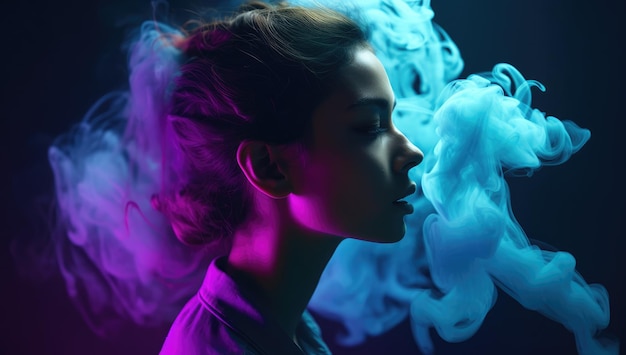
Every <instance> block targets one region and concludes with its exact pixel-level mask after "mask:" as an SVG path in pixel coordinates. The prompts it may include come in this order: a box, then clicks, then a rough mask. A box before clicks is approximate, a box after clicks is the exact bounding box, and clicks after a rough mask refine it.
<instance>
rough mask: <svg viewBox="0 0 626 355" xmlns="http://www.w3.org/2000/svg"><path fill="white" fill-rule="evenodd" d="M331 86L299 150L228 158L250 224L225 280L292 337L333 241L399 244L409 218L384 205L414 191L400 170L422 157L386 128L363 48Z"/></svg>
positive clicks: (379, 73) (377, 67)
mask: <svg viewBox="0 0 626 355" xmlns="http://www.w3.org/2000/svg"><path fill="white" fill-rule="evenodd" d="M337 78H338V84H337V85H336V87H335V90H334V91H333V92H332V93H331V95H330V96H329V97H328V98H327V99H326V100H325V101H323V102H322V103H321V104H320V105H319V106H318V107H317V108H316V109H315V111H314V112H313V121H312V129H313V135H312V137H313V138H312V142H311V144H310V146H309V147H307V149H306V151H304V152H302V151H301V150H298V149H294V148H290V147H277V146H272V145H269V144H265V143H263V142H258V141H244V142H242V143H241V144H240V146H239V149H238V151H237V161H238V163H239V166H240V167H241V169H242V171H243V172H244V174H245V176H246V177H247V179H248V182H249V183H250V191H251V192H252V194H253V196H254V201H255V208H254V211H255V216H256V218H253V219H251V220H250V222H249V223H247V224H246V225H245V226H244V227H242V228H240V229H239V230H237V231H236V233H235V236H234V240H233V247H232V249H231V252H230V254H229V257H228V264H227V270H226V272H227V273H229V274H230V275H231V276H233V277H236V278H238V279H240V280H247V281H248V282H249V283H250V284H252V285H254V286H255V288H256V289H257V290H258V292H259V293H260V294H259V295H258V296H259V299H260V300H262V302H263V303H264V305H265V306H266V307H268V309H269V311H270V312H271V313H272V315H273V316H274V317H275V319H276V320H277V321H278V324H279V325H280V326H281V327H282V328H283V329H284V330H285V332H286V333H287V335H288V336H290V337H291V338H294V334H295V329H296V326H297V324H298V322H299V321H300V319H301V316H302V312H303V311H304V309H305V308H306V306H307V304H308V302H309V300H310V298H311V295H312V294H313V291H314V290H315V288H316V286H317V284H318V282H319V278H320V276H321V274H322V271H323V270H324V268H325V267H326V264H327V263H328V261H329V260H330V258H331V256H332V255H333V253H334V251H335V249H336V248H337V246H338V244H339V242H340V241H341V240H343V239H344V238H346V237H347V238H356V239H361V240H368V241H374V242H384V243H385V242H396V241H398V240H400V239H401V238H402V237H403V236H404V233H405V225H404V216H405V215H406V214H408V213H411V211H410V210H408V209H407V208H403V207H401V206H398V205H397V204H394V203H393V202H394V201H396V200H398V199H400V198H403V197H405V196H406V195H407V194H409V193H412V192H414V191H415V184H414V183H413V182H411V181H410V180H409V177H408V171H409V169H411V168H412V167H414V166H416V165H418V164H419V163H420V162H421V161H422V158H423V154H422V152H421V151H420V150H419V149H418V148H417V147H415V146H414V145H413V144H411V142H410V141H409V140H408V139H407V138H406V137H405V136H404V135H403V134H402V133H401V132H400V131H398V130H397V129H396V128H395V127H394V126H393V123H392V121H391V111H392V110H393V106H394V102H395V99H394V94H393V90H392V88H391V85H390V84H389V78H388V77H387V74H386V72H385V69H384V68H383V66H382V64H381V63H380V61H379V60H378V58H376V56H375V55H374V54H373V53H372V52H371V51H370V50H369V49H367V48H360V47H359V48H357V49H355V52H354V60H353V62H351V63H350V64H349V65H347V66H346V67H344V68H342V69H341V70H340V71H339V73H338V77H337ZM378 128H380V129H381V130H378Z"/></svg>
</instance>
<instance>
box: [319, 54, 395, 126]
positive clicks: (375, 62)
mask: <svg viewBox="0 0 626 355" xmlns="http://www.w3.org/2000/svg"><path fill="white" fill-rule="evenodd" d="M334 79H335V83H334V85H333V88H332V92H331V94H330V96H329V97H328V98H327V99H326V100H324V101H323V102H322V103H321V104H320V105H319V106H318V108H317V109H316V110H315V112H314V120H318V121H322V122H316V123H317V124H322V125H324V124H337V123H338V122H341V121H345V120H346V119H349V116H350V107H351V106H353V105H354V104H356V103H359V102H363V101H367V100H368V99H375V100H377V99H378V100H384V101H386V102H388V103H389V104H390V105H391V104H392V103H393V101H394V94H393V90H392V88H391V84H390V83H389V78H388V77H387V73H386V72H385V68H384V67H383V65H382V63H381V62H380V60H379V59H378V58H377V57H376V56H375V55H374V53H372V52H371V51H370V50H369V49H366V48H359V49H356V50H355V52H354V59H353V60H352V62H350V64H348V65H346V66H344V67H343V68H341V69H340V70H339V71H338V72H337V74H336V77H335V78H334ZM316 123H314V124H316Z"/></svg>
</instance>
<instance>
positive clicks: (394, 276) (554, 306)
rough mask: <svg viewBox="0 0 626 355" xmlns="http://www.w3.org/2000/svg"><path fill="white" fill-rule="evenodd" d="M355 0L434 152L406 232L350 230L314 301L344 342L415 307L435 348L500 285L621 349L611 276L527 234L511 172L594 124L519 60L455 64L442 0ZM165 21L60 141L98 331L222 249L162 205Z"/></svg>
mask: <svg viewBox="0 0 626 355" xmlns="http://www.w3.org/2000/svg"><path fill="white" fill-rule="evenodd" d="M317 2H320V1H317ZM321 2H322V3H326V5H328V6H330V7H336V6H337V5H336V4H334V2H332V1H330V0H328V1H321ZM297 3H305V2H304V1H297ZM355 3H357V4H358V5H352V6H350V5H347V4H345V3H344V4H343V5H341V6H342V7H341V8H340V9H338V10H340V11H344V12H346V13H348V14H350V15H351V16H355V17H356V18H357V19H359V20H360V21H361V22H362V23H363V25H364V26H367V28H368V29H369V33H370V34H371V42H372V44H373V46H374V47H375V49H376V51H377V52H376V54H377V56H378V57H379V58H380V59H381V61H382V62H383V64H384V65H385V67H386V69H387V72H388V75H389V77H390V80H391V83H392V86H393V88H394V91H395V94H396V96H397V98H398V106H397V108H396V112H395V114H394V122H395V124H396V125H397V127H398V128H399V129H400V130H402V131H403V132H404V133H405V134H406V136H407V137H408V138H409V139H410V140H411V141H412V142H413V143H414V144H415V145H416V146H418V147H420V149H422V151H423V152H424V153H425V156H426V160H425V162H424V163H423V164H422V165H420V166H419V167H418V168H415V169H413V170H412V171H411V179H412V180H414V181H416V182H418V184H420V185H421V189H422V190H423V194H418V195H416V196H414V197H413V198H412V199H411V200H410V201H409V202H411V203H412V204H413V205H414V206H415V209H416V212H415V213H414V214H413V215H411V216H409V217H407V219H406V223H407V234H406V236H405V238H404V239H403V240H402V241H400V242H399V243H395V244H385V245H380V244H372V243H366V242H360V241H356V240H346V241H344V242H342V244H341V245H340V247H339V248H338V250H337V252H336V253H335V256H334V257H333V258H332V260H331V262H330V264H329V265H328V267H327V269H326V271H325V273H324V274H323V276H322V279H321V281H320V284H319V286H318V289H317V290H316V293H315V294H314V296H313V299H312V300H311V303H310V308H311V309H313V310H315V311H316V312H318V313H319V314H322V315H324V316H326V317H330V318H333V319H336V320H339V321H341V322H342V323H343V324H344V325H345V326H346V328H347V329H348V334H347V335H346V336H345V337H343V338H342V339H341V342H342V343H343V344H347V345H350V344H358V343H361V342H363V341H364V340H365V339H366V337H367V336H371V335H378V334H382V333H384V332H386V331H388V330H389V329H390V328H392V327H393V326H395V325H397V324H398V323H400V322H401V321H403V320H404V319H406V317H410V318H411V321H412V324H413V332H414V336H415V340H416V342H417V344H418V346H419V347H420V349H421V350H422V351H423V352H424V353H427V354H428V353H432V352H433V351H434V350H435V349H433V345H432V341H431V339H430V336H429V334H428V329H429V328H430V327H434V328H435V329H436V330H437V332H438V334H439V336H441V337H442V338H443V339H445V340H447V341H452V342H456V341H463V340H466V339H468V338H469V337H471V336H472V335H473V334H475V332H476V331H477V330H478V329H479V328H480V326H481V324H482V321H483V319H484V317H485V315H486V314H487V312H489V310H490V309H491V307H492V306H493V304H494V303H495V302H496V297H497V292H498V291H497V290H498V289H500V290H502V291H504V292H507V293H508V294H510V295H511V296H512V297H513V298H515V299H516V300H517V301H518V302H519V303H520V304H521V305H523V306H524V307H526V308H528V309H531V310H536V311H538V312H540V313H542V314H544V315H545V316H547V317H550V318H551V319H554V320H555V321H558V322H559V323H561V324H563V325H564V326H565V327H566V328H567V329H569V330H570V331H572V332H573V334H574V335H575V336H576V342H577V347H578V351H579V353H580V354H617V353H618V348H617V344H616V343H601V341H600V340H599V339H596V338H594V335H595V334H596V332H597V331H598V330H601V329H603V328H605V327H606V326H607V325H608V322H609V306H608V294H607V292H606V290H605V289H604V288H603V287H602V286H600V285H589V284H587V283H586V282H585V281H584V279H583V278H582V276H581V275H579V274H578V273H577V272H576V270H575V259H574V257H573V256H572V255H570V254H568V253H565V252H556V253H553V252H547V251H542V250H540V249H538V248H537V247H535V246H531V245H530V243H529V241H528V239H527V237H526V235H525V233H524V231H523V229H522V227H521V226H520V225H519V224H518V223H517V222H516V220H515V218H514V215H513V213H512V210H511V206H510V201H509V192H508V187H507V184H506V181H505V180H504V176H505V175H507V174H508V175H522V176H530V175H532V173H533V172H534V171H535V170H536V169H537V168H539V167H541V166H545V165H556V164H561V163H563V162H565V161H566V160H568V159H569V157H570V156H571V155H572V154H574V153H576V152H577V151H578V150H579V149H581V148H582V147H583V145H584V144H585V142H586V141H587V140H588V139H589V134H590V133H589V131H587V130H585V129H583V128H580V127H578V126H577V125H576V124H574V123H572V122H567V121H560V120H558V119H556V118H554V117H545V116H544V115H543V114H542V113H541V112H540V111H538V110H535V109H533V108H532V106H531V104H532V102H531V89H532V88H533V87H535V88H537V89H540V90H543V89H544V88H543V86H542V85H541V84H540V83H537V82H534V81H527V80H525V79H524V77H523V76H522V75H521V74H520V73H519V72H518V71H517V70H516V69H515V68H513V67H512V66H509V65H507V64H498V65H495V66H494V69H493V71H492V72H490V73H483V74H478V75H474V76H470V77H469V78H467V79H465V80H456V79H457V77H458V75H459V74H460V72H461V70H462V68H463V61H462V59H461V56H460V53H459V51H458V49H457V47H456V46H455V44H454V43H453V42H452V40H451V39H450V38H449V36H448V35H447V34H446V33H445V31H444V30H443V29H442V28H440V27H439V26H438V25H436V24H435V23H433V22H432V18H433V15H434V14H433V11H432V9H431V7H430V2H429V1H427V0H426V1H406V2H405V1H402V0H381V1H379V0H368V1H358V2H356V1H355ZM159 28H160V30H161V31H162V32H165V33H168V34H171V35H173V37H172V38H175V36H177V35H180V34H179V33H178V32H176V31H175V30H174V29H172V28H170V27H168V26H167V25H165V24H159ZM159 35H160V34H159V33H158V32H157V31H155V26H154V23H153V22H146V23H145V24H144V25H143V26H142V28H141V36H140V38H138V41H137V43H136V45H135V46H133V47H132V48H133V49H132V52H131V56H130V61H129V68H130V70H131V77H130V91H129V92H114V93H111V94H108V95H105V96H104V97H103V98H102V99H101V100H100V101H98V102H97V103H96V104H95V105H94V106H93V108H92V109H91V110H90V111H89V112H88V113H87V114H86V115H85V118H84V119H83V121H82V122H81V124H80V125H78V126H77V127H76V128H75V129H73V130H72V131H70V132H69V133H68V134H67V135H64V136H63V137H60V138H59V139H58V140H57V141H56V142H55V144H54V145H53V147H51V149H50V164H51V166H52V168H53V170H54V174H55V182H56V193H57V198H58V203H59V207H60V210H61V216H60V218H61V221H62V222H63V223H64V224H65V225H67V226H69V228H68V233H67V235H59V236H58V238H59V239H57V240H56V241H55V243H56V246H57V257H58V259H59V264H60V266H61V269H62V272H63V275H64V277H65V279H66V284H67V289H68V293H69V294H70V296H71V297H73V299H74V300H75V301H76V302H77V304H78V306H79V308H80V309H81V310H82V311H83V314H84V316H85V319H87V320H88V321H89V322H90V325H91V326H92V328H93V329H94V330H95V331H97V332H99V333H100V334H104V333H107V332H108V331H110V330H111V329H113V328H114V327H115V326H116V324H117V323H116V322H117V319H118V318H116V317H119V318H130V319H132V321H134V322H136V323H138V324H146V325H148V324H159V323H162V322H168V321H170V320H171V319H173V318H174V317H175V315H176V314H177V313H178V311H179V309H180V308H181V307H182V304H183V303H184V302H185V300H186V299H188V298H189V297H190V295H191V294H193V293H194V292H195V291H196V289H197V288H198V286H199V285H200V283H201V281H202V277H203V275H204V272H205V269H206V265H207V264H208V262H209V260H210V259H211V257H212V256H214V255H217V254H220V252H222V250H221V249H216V248H213V249H211V246H209V247H205V248H202V249H191V248H189V247H185V246H182V245H181V244H180V243H179V242H178V241H177V240H176V238H175V237H174V234H173V233H172V231H171V229H170V228H169V227H168V223H167V221H165V220H164V219H163V217H162V215H160V214H159V213H158V212H156V211H155V210H154V209H153V208H152V207H151V200H150V197H151V196H152V194H154V193H155V192H157V191H158V190H159V188H160V186H161V184H162V183H163V182H164V181H167V180H168V179H176V178H177V175H176V174H178V173H179V172H178V171H177V170H176V169H171V171H169V173H168V174H172V175H171V176H170V175H168V174H165V175H162V174H161V170H162V169H161V163H162V159H163V156H170V157H171V156H174V155H173V154H175V152H173V151H170V150H168V148H167V145H164V144H162V142H163V140H164V139H165V138H166V135H167V132H166V130H165V129H164V127H165V121H164V120H165V116H164V115H163V112H164V110H165V107H164V103H165V102H167V95H168V91H167V89H168V85H169V83H170V82H171V79H172V77H173V76H174V74H175V72H176V70H177V65H178V56H179V53H178V52H177V51H176V50H175V49H173V47H172V46H171V45H170V44H169V43H168V42H167V41H164V40H162V39H159V38H160V37H159ZM164 147H165V151H164ZM127 201H134V203H135V204H128V203H127ZM354 265H358V267H354ZM112 314H113V315H114V316H112Z"/></svg>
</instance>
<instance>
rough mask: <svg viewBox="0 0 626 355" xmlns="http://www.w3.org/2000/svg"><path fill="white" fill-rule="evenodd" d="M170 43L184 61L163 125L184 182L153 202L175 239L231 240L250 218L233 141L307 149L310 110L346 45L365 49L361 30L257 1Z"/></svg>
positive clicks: (324, 15)
mask: <svg viewBox="0 0 626 355" xmlns="http://www.w3.org/2000/svg"><path fill="white" fill-rule="evenodd" d="M179 46H180V47H181V48H182V51H183V55H184V57H185V59H184V62H183V64H182V65H181V67H180V73H179V75H178V77H177V78H176V79H175V85H174V88H173V91H172V95H171V103H170V104H171V108H170V119H169V123H170V125H171V131H172V132H173V138H172V139H173V140H174V141H175V142H174V143H175V145H176V147H177V149H178V151H179V152H180V154H181V156H182V160H183V161H184V164H183V166H184V174H183V175H184V181H178V182H176V184H177V186H174V188H173V189H170V190H169V191H170V193H169V194H168V193H165V194H164V193H161V194H160V195H159V196H158V197H157V198H156V199H155V200H154V202H155V203H154V205H155V207H156V208H157V209H158V210H159V211H161V212H162V213H163V214H164V215H165V216H166V217H167V218H168V219H169V220H170V222H171V224H172V228H173V230H174V232H175V233H176V236H177V237H178V239H180V240H181V241H182V242H184V243H186V244H192V245H194V244H205V243H209V242H213V241H218V240H224V239H227V238H229V237H231V236H232V235H233V233H234V231H235V230H236V229H237V228H238V227H239V226H240V225H242V224H243V223H244V222H245V221H246V220H247V218H249V217H250V213H251V208H250V206H252V205H253V204H252V203H251V202H252V201H251V194H250V192H249V190H248V189H247V182H246V180H245V176H244V175H243V173H242V172H241V170H240V168H239V166H238V164H237V161H236V151H237V148H238V145H239V144H240V143H241V142H242V141H244V140H246V139H250V140H260V141H264V142H267V143H270V144H276V145H287V144H295V145H297V146H299V147H306V146H307V143H306V142H307V140H308V139H309V138H310V135H309V133H308V132H310V129H309V128H310V124H311V122H310V121H311V116H312V112H313V110H314V108H315V107H316V106H317V105H318V104H319V103H320V102H321V101H322V100H323V99H324V98H325V97H326V96H327V95H328V94H329V92H330V91H331V90H330V89H331V88H332V85H333V74H334V73H336V72H337V70H339V69H340V68H341V67H343V66H345V65H347V64H349V63H350V62H351V60H352V59H353V51H354V49H355V48H358V47H364V48H370V47H369V44H368V43H367V36H366V33H365V32H364V31H363V30H362V29H361V28H360V26H359V25H358V24H357V23H356V22H354V21H353V20H351V19H349V18H348V17H346V16H344V15H342V14H340V13H338V12H335V11H332V10H330V9H326V8H321V7H320V8H305V7H298V6H288V5H286V4H284V3H281V4H277V5H269V4H265V3H263V2H250V3H247V4H244V5H242V6H241V7H240V8H239V10H238V11H237V12H236V13H235V14H234V15H233V16H232V17H231V18H227V19H225V20H220V21H214V22H209V23H204V24H201V25H199V26H197V27H196V28H195V29H193V30H191V31H190V32H189V33H188V34H187V36H186V37H185V39H183V40H182V41H180V42H179ZM370 49H371V48H370ZM167 168H168V165H167V164H164V169H167Z"/></svg>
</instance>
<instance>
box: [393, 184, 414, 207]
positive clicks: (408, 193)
mask: <svg viewBox="0 0 626 355" xmlns="http://www.w3.org/2000/svg"><path fill="white" fill-rule="evenodd" d="M415 191H417V185H416V184H415V183H412V184H411V185H409V187H408V188H406V190H405V191H404V195H402V196H401V197H400V198H398V199H397V200H395V201H393V203H394V204H407V203H408V202H406V201H404V200H403V199H404V198H407V197H408V196H411V195H413V194H414V193H415Z"/></svg>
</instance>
